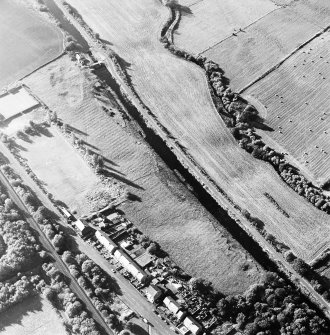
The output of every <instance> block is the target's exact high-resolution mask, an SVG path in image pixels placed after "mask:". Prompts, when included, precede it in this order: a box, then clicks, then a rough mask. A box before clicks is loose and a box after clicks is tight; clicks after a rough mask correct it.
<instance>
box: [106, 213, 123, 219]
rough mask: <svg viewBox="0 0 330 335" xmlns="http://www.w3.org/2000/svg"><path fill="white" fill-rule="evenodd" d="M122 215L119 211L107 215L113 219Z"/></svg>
mask: <svg viewBox="0 0 330 335" xmlns="http://www.w3.org/2000/svg"><path fill="white" fill-rule="evenodd" d="M119 217H120V215H119V214H118V213H112V214H110V215H108V216H107V218H108V219H109V220H110V221H111V220H114V219H117V218H119Z"/></svg>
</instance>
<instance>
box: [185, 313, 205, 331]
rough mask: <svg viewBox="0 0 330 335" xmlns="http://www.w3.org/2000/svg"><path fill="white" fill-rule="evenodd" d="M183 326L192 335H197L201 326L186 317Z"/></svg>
mask: <svg viewBox="0 0 330 335" xmlns="http://www.w3.org/2000/svg"><path fill="white" fill-rule="evenodd" d="M183 324H184V325H185V326H186V327H187V328H188V329H189V330H190V331H191V332H192V333H193V334H198V333H199V332H200V331H201V329H202V326H201V325H200V324H199V323H198V322H197V321H195V320H194V319H193V318H192V317H191V316H187V317H186V318H185V319H184V320H183Z"/></svg>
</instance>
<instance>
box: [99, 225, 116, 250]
mask: <svg viewBox="0 0 330 335" xmlns="http://www.w3.org/2000/svg"><path fill="white" fill-rule="evenodd" d="M95 236H96V238H97V239H98V240H99V241H100V243H102V244H103V245H104V247H105V248H106V249H107V250H108V251H110V252H112V251H113V250H114V249H116V248H117V244H116V243H115V242H114V241H112V240H111V238H109V237H108V236H107V235H106V234H105V233H104V232H103V231H100V230H98V231H97V232H96V233H95Z"/></svg>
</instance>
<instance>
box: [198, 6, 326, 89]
mask: <svg viewBox="0 0 330 335" xmlns="http://www.w3.org/2000/svg"><path fill="white" fill-rule="evenodd" d="M297 3H299V2H297ZM320 30H321V28H320V27H319V25H318V24H317V23H316V22H312V21H311V20H309V19H306V17H305V16H302V15H301V14H300V13H298V12H296V11H295V10H293V9H292V7H286V8H282V9H280V10H277V11H275V12H273V13H271V14H270V15H268V16H267V17H265V18H263V19H261V20H260V21H258V22H257V23H256V24H254V25H252V26H250V27H248V28H246V29H244V32H240V33H239V34H238V35H237V36H232V37H231V38H229V39H227V40H226V41H224V42H223V43H220V44H218V45H217V46H215V47H214V48H212V49H210V50H208V51H206V52H205V53H203V55H204V56H206V57H208V58H209V59H212V60H213V61H215V62H217V63H219V65H220V66H221V67H222V68H223V70H224V71H225V75H226V76H227V77H228V78H229V79H230V85H231V87H232V88H233V89H234V90H235V91H239V90H241V89H242V88H244V87H245V86H246V85H248V84H249V83H250V82H252V81H253V80H255V79H256V78H258V77H259V76H261V75H262V74H264V73H265V72H266V71H268V69H270V68H271V67H272V66H275V65H276V64H277V63H278V62H280V61H281V60H282V59H283V58H284V57H286V56H287V55H288V54H289V53H291V52H292V51H294V49H295V48H297V47H298V46H299V45H301V44H303V43H304V42H305V41H307V40H308V39H310V38H312V37H313V36H314V35H315V34H316V33H318V32H319V31H320ZM261 54H262V57H260V55H261Z"/></svg>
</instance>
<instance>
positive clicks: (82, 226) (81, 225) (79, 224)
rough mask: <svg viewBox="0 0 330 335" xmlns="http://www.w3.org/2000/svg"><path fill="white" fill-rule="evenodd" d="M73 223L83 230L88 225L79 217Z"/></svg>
mask: <svg viewBox="0 0 330 335" xmlns="http://www.w3.org/2000/svg"><path fill="white" fill-rule="evenodd" d="M73 223H74V224H75V226H76V227H77V228H78V229H79V230H80V231H83V230H84V229H85V228H86V225H85V224H84V223H83V222H82V221H81V220H79V219H78V220H77V221H74V222H73Z"/></svg>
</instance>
